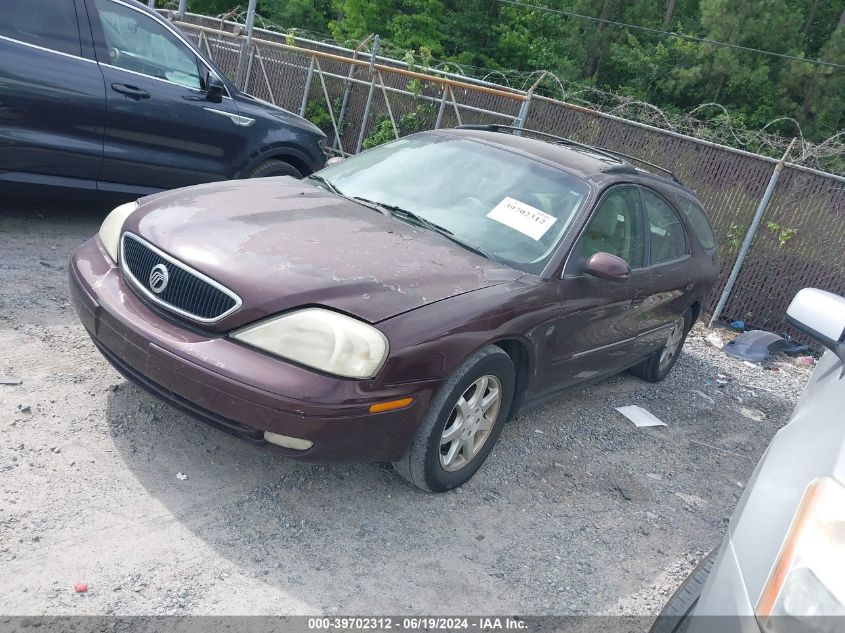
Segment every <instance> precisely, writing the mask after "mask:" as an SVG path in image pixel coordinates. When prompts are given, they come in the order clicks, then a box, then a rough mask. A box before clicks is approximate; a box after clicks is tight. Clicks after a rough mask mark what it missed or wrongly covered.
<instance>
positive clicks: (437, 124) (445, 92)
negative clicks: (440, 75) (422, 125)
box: [434, 85, 449, 130]
mask: <svg viewBox="0 0 845 633" xmlns="http://www.w3.org/2000/svg"><path fill="white" fill-rule="evenodd" d="M448 96H449V86H448V85H444V86H443V97H442V98H441V99H440V107H439V108H438V109H437V120H436V121H435V122H434V129H435V130H439V129H440V126H441V125H442V124H443V113H444V112H445V111H446V97H448Z"/></svg>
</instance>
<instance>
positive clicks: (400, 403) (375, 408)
mask: <svg viewBox="0 0 845 633" xmlns="http://www.w3.org/2000/svg"><path fill="white" fill-rule="evenodd" d="M413 401H414V399H413V398H400V399H399V400H388V401H387V402H377V403H376V404H371V405H370V413H381V412H382V411H393V410H394V409H404V408H405V407H407V406H408V405H409V404H411V403H412V402H413Z"/></svg>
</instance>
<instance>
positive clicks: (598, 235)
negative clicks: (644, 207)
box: [580, 187, 645, 268]
mask: <svg viewBox="0 0 845 633" xmlns="http://www.w3.org/2000/svg"><path fill="white" fill-rule="evenodd" d="M644 244H645V240H644V239H643V221H642V211H641V209H640V196H639V193H638V192H637V190H636V189H635V188H633V187H624V188H622V189H614V190H611V192H610V193H608V194H607V195H606V196H605V197H604V198H603V199H602V200H601V202H599V206H598V209H597V210H596V212H595V214H593V217H592V219H590V223H589V224H588V225H587V229H586V230H585V231H584V235H582V236H581V247H580V249H581V257H582V258H583V261H587V260H588V259H589V258H590V257H591V256H592V255H594V254H595V253H598V252H603V253H610V254H611V255H617V256H618V257H621V258H622V259H624V260H625V261H626V262H628V265H629V266H630V267H631V268H639V267H640V266H642V264H643V251H644Z"/></svg>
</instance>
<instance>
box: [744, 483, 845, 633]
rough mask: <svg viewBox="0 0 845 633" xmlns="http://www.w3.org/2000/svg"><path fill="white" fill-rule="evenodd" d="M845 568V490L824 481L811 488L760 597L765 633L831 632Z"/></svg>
mask: <svg viewBox="0 0 845 633" xmlns="http://www.w3.org/2000/svg"><path fill="white" fill-rule="evenodd" d="M843 562H845V486H843V485H842V484H841V483H839V481H837V480H836V479H833V478H832V477H822V478H820V479H816V480H815V481H813V482H812V483H811V484H810V485H809V486H808V487H807V491H806V492H805V493H804V497H803V498H802V499H801V503H800V504H799V506H798V510H797V512H796V513H795V517H794V518H793V519H792V525H790V527H789V532H787V535H786V540H784V542H783V545H782V546H781V550H780V553H779V554H778V558H777V560H776V561H775V564H774V567H772V571H771V573H770V574H769V578H768V580H767V581H766V585H765V586H764V587H763V591H762V593H761V594H760V599H759V600H758V602H757V608H756V609H755V611H756V613H757V617H758V618H759V619H760V621H761V623H762V624H763V627H764V630H767V631H773V632H774V633H780V632H781V631H799V630H800V631H805V630H806V631H827V630H828V627H829V626H830V625H832V624H835V623H836V622H838V623H839V624H841V619H840V618H842V616H845V573H843ZM811 616H827V617H821V618H815V617H811ZM830 630H839V629H838V628H836V629H830Z"/></svg>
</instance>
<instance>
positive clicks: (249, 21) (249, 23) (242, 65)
mask: <svg viewBox="0 0 845 633" xmlns="http://www.w3.org/2000/svg"><path fill="white" fill-rule="evenodd" d="M257 1H258V0H249V6H248V7H247V10H246V39H244V40H241V52H240V55H238V70H237V73H236V74H235V84H236V85H237V86H238V87H239V88H241V90H245V89H246V84H245V83H244V74H245V73H246V63H247V55H248V54H249V51H250V49H251V45H252V28H253V26H255V4H256V2H257Z"/></svg>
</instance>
